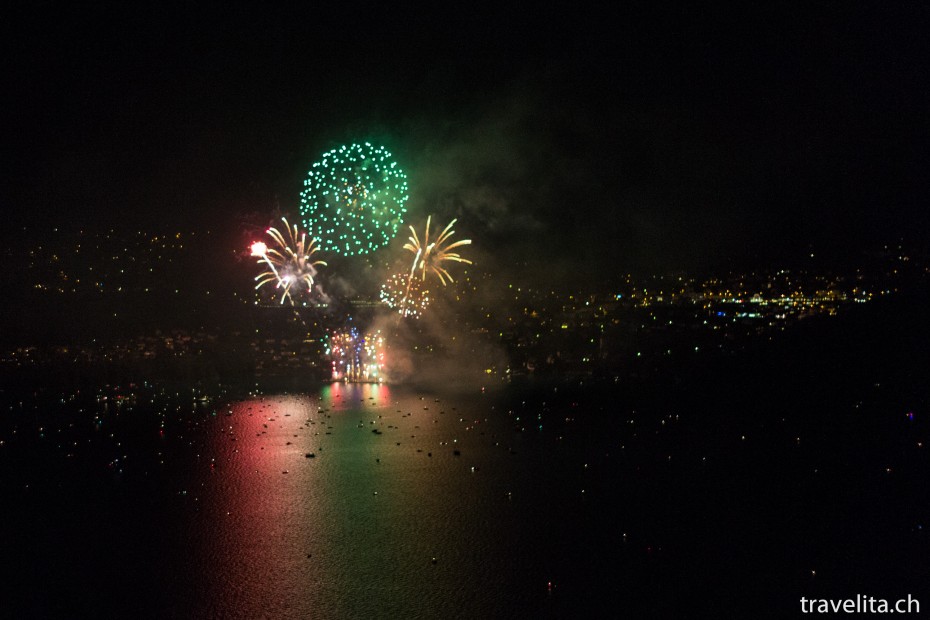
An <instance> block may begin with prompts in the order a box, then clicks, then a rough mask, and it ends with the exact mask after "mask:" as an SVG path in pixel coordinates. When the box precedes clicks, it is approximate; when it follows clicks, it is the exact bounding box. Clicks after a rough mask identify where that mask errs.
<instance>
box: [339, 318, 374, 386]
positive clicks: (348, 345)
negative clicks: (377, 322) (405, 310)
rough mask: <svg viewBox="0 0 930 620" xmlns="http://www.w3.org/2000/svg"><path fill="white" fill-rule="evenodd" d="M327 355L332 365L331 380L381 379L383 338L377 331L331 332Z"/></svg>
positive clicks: (364, 380)
mask: <svg viewBox="0 0 930 620" xmlns="http://www.w3.org/2000/svg"><path fill="white" fill-rule="evenodd" d="M326 354H327V355H328V356H329V358H330V360H331V361H332V365H333V379H334V380H341V379H342V380H345V381H356V382H367V381H377V382H380V381H382V380H383V379H384V337H383V336H382V335H381V332H380V331H377V332H374V333H368V334H364V335H362V334H361V333H359V331H358V330H357V329H356V328H354V327H350V328H349V329H346V330H343V331H339V332H334V333H331V334H330V335H329V337H328V339H327V346H326Z"/></svg>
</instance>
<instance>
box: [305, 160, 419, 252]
mask: <svg viewBox="0 0 930 620" xmlns="http://www.w3.org/2000/svg"><path fill="white" fill-rule="evenodd" d="M406 203H407V175H406V174H405V173H404V171H403V170H402V169H401V168H400V166H398V165H397V162H396V161H394V157H393V156H392V155H391V153H390V152H388V150H387V149H385V148H384V147H382V146H376V145H372V144H371V143H369V142H365V143H357V144H348V145H344V146H341V147H339V148H338V149H333V150H331V151H329V152H328V153H325V154H324V155H323V158H322V159H321V160H320V161H317V162H315V163H314V164H313V166H312V167H311V169H310V172H309V175H308V178H307V180H306V181H304V190H303V191H302V192H301V193H300V214H301V216H302V217H303V224H304V227H306V228H307V229H308V230H309V231H310V233H311V234H313V235H316V236H318V237H321V238H322V239H323V241H321V242H320V243H321V244H322V247H323V249H324V250H325V251H327V252H334V253H336V254H340V255H342V256H354V255H357V254H368V253H369V252H374V251H375V250H377V249H378V248H380V247H382V246H384V245H386V244H387V243H388V242H390V241H391V239H393V238H394V236H395V235H396V234H397V229H398V227H399V226H400V223H401V222H402V221H403V217H404V214H405V213H406V212H407V208H406V206H405V205H406Z"/></svg>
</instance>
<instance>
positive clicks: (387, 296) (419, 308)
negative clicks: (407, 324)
mask: <svg viewBox="0 0 930 620" xmlns="http://www.w3.org/2000/svg"><path fill="white" fill-rule="evenodd" d="M408 284H409V287H408ZM381 301H383V302H384V303H385V304H387V305H388V307H390V308H393V309H394V310H396V311H397V312H398V314H400V315H401V316H410V317H413V318H419V317H420V316H421V315H422V313H423V311H424V310H426V307H427V306H428V305H429V291H428V290H426V289H425V288H424V287H423V286H422V284H421V282H420V281H419V280H417V279H416V278H413V279H411V278H410V277H409V276H408V275H407V274H406V273H397V274H394V275H392V276H391V277H390V278H388V279H387V282H385V283H384V284H383V285H382V286H381Z"/></svg>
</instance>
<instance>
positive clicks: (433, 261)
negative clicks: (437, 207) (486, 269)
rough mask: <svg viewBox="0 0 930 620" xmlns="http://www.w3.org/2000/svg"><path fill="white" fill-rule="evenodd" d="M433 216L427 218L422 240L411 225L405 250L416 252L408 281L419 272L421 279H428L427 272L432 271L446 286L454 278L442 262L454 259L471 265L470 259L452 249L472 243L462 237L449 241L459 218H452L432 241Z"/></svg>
mask: <svg viewBox="0 0 930 620" xmlns="http://www.w3.org/2000/svg"><path fill="white" fill-rule="evenodd" d="M431 218H432V216H429V217H427V218H426V229H425V230H424V231H423V241H422V242H421V241H420V238H419V237H418V236H417V231H416V230H414V228H413V226H410V232H411V234H412V236H411V237H408V239H409V242H408V243H406V244H405V245H404V249H405V250H409V251H411V252H413V254H414V257H413V265H411V267H410V277H409V278H408V281H412V280H413V277H414V275H415V274H416V273H417V272H419V274H420V280H421V281H426V273H427V272H428V271H430V272H432V273H434V274H436V277H438V278H439V281H440V282H442V285H443V286H445V285H446V284H447V283H448V282H453V279H452V276H451V275H450V274H449V272H448V271H447V270H446V269H445V267H443V266H442V263H443V262H445V261H454V262H456V263H465V264H467V265H471V264H472V262H471V261H470V260H468V259H467V258H462V257H461V256H460V255H459V254H458V252H451V251H450V250H452V249H453V248H457V247H460V246H463V245H469V244H471V239H462V240H461V241H456V242H455V243H448V242H449V239H450V238H451V237H452V235H454V234H455V231H454V230H452V226H454V225H455V222H456V221H457V220H452V221H451V222H449V225H448V226H446V227H445V228H444V229H443V230H442V232H441V233H439V236H438V237H436V240H435V241H433V242H432V243H430V240H429V233H430V219H431ZM446 244H448V245H446Z"/></svg>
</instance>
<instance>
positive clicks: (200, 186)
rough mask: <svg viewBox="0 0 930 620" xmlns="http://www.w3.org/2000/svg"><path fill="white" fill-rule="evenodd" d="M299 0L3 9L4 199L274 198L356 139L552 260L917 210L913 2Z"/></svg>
mask: <svg viewBox="0 0 930 620" xmlns="http://www.w3.org/2000/svg"><path fill="white" fill-rule="evenodd" d="M191 4H193V3H191ZM307 4H308V6H307V7H305V8H304V9H301V10H296V11H293V12H291V11H280V10H272V9H268V8H261V7H255V8H253V9H243V8H239V7H236V6H222V5H220V6H217V7H216V8H213V9H211V8H206V7H201V6H190V7H186V8H172V9H168V8H166V7H163V6H160V5H158V4H153V5H151V6H149V7H147V8H138V7H135V6H133V7H128V6H127V7H110V8H95V9H88V8H87V7H76V6H71V5H64V4H57V3H47V2H46V3H43V2H34V3H24V4H23V6H21V7H19V8H14V9H12V10H10V11H8V12H7V15H6V16H5V19H4V24H3V26H0V28H2V32H0V35H2V36H0V39H2V42H0V45H2V49H3V95H2V102H3V103H2V106H3V117H4V123H3V129H2V146H0V148H2V149H3V161H4V166H3V172H2V176H0V200H2V203H3V212H4V218H6V219H7V221H8V223H11V224H22V223H27V224H28V223H37V224H43V225H47V224H49V223H55V222H62V223H67V224H69V225H71V224H77V223H85V222H87V223H90V224H94V225H97V224H101V223H107V222H110V221H113V222H127V223H129V224H132V225H133V226H143V227H144V226H150V227H153V228H157V229H159V230H163V229H165V228H168V229H171V228H173V227H179V226H211V225H213V226H215V225H216V223H217V222H229V221H235V220H236V219H237V218H244V217H248V216H249V214H254V213H258V214H270V213H271V210H272V209H273V207H274V205H275V204H276V202H277V203H278V204H279V205H280V207H281V209H282V210H283V211H285V212H290V213H296V208H297V204H298V194H299V191H300V189H301V182H302V180H303V178H304V177H305V175H306V172H307V170H308V168H309V166H310V164H311V163H312V162H313V161H314V160H315V159H316V158H317V157H318V156H319V155H320V154H321V153H322V152H323V151H325V150H328V149H329V148H332V147H334V146H337V145H339V144H341V143H345V142H348V141H352V140H358V139H371V140H374V141H378V142H381V143H383V144H385V145H386V146H387V147H388V148H390V149H391V150H392V151H393V152H394V153H395V156H396V157H397V159H398V160H400V161H401V163H402V165H403V166H404V167H405V168H406V169H407V171H408V174H409V177H410V185H411V201H410V205H409V206H410V216H409V219H410V221H411V222H415V221H418V220H422V219H424V218H425V216H426V214H429V213H433V214H436V216H437V217H439V218H441V219H448V218H451V217H459V218H460V222H461V223H460V225H459V230H460V233H461V235H462V236H465V234H467V235H468V236H471V237H472V238H473V239H474V240H475V242H476V243H475V250H474V251H475V252H477V253H478V254H479V255H480V256H482V257H483V258H484V259H485V260H486V261H491V260H493V259H494V258H495V257H496V258H499V259H501V262H506V263H507V264H513V263H514V262H519V261H521V260H524V261H527V262H529V263H531V264H533V265H535V266H537V270H547V271H550V272H551V273H552V274H553V275H556V276H559V277H561V275H562V274H566V273H573V272H574V273H585V274H588V275H589V276H591V277H600V275H602V274H607V273H612V272H615V271H629V270H634V271H636V270H674V269H698V268H704V267H712V266H715V265H719V264H724V263H725V262H726V261H728V260H744V259H751V260H754V261H761V262H765V261H773V260H774V261H778V260H783V259H785V260H787V259H790V258H792V257H793V256H795V255H798V254H800V253H803V251H804V250H805V249H806V248H807V247H808V246H809V245H810V244H814V246H815V247H816V248H818V249H824V250H827V251H836V252H844V251H847V250H849V249H850V248H858V247H860V246H863V245H869V244H873V245H878V244H881V243H884V242H886V241H889V240H894V239H896V238H898V237H900V236H902V235H904V236H906V237H908V238H909V239H912V240H922V239H926V238H927V234H928V233H930V227H928V216H927V215H926V205H927V198H928V195H930V182H928V177H927V173H926V168H927V162H928V161H930V158H928V155H930V148H928V147H930V140H928V132H930V124H928V115H927V110H928V109H930V108H928V103H930V101H928V94H930V90H928V89H930V87H928V83H930V82H928V77H930V76H928V69H930V66H928V65H930V43H928V37H927V36H926V33H927V32H930V5H928V4H926V3H907V6H897V7H889V6H887V5H888V4H890V3H870V4H861V3H816V4H818V5H820V6H817V7H811V6H808V5H809V4H815V3H799V4H796V5H791V4H783V3H778V6H768V3H766V4H765V5H764V6H752V7H744V8H742V9H740V10H738V11H734V10H732V7H728V8H715V9H708V8H690V9H683V8H678V7H676V6H675V5H668V6H666V7H665V8H655V6H656V5H654V4H650V7H651V8H649V9H648V10H645V9H643V10H639V9H627V10H626V12H624V13H618V12H612V13H606V12H601V13H589V12H586V11H583V10H581V8H580V5H574V4H569V5H565V6H562V7H561V8H554V9H550V10H548V11H546V12H538V11H537V10H536V9H533V10H529V9H524V10H514V11H504V10H502V11H500V12H499V13H488V12H485V13H476V12H475V11H474V9H472V8H466V7H465V6H463V7H462V8H461V9H460V11H461V12H460V14H458V15H443V14H440V13H435V14H428V13H419V12H415V11H412V10H410V11H408V10H404V9H403V8H401V7H393V6H392V7H390V9H386V8H382V9H381V12H372V11H370V10H369V9H366V8H365V7H364V6H362V5H352V6H350V7H347V8H346V10H345V11H344V12H342V13H339V14H337V13H335V12H332V13H327V12H325V11H321V10H320V9H319V8H318V7H315V6H310V3H307ZM748 4H753V5H755V4H757V3H748ZM902 4H903V3H902ZM527 6H529V5H527ZM394 9H396V10H394ZM334 10H338V9H334ZM88 11H92V12H88Z"/></svg>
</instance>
